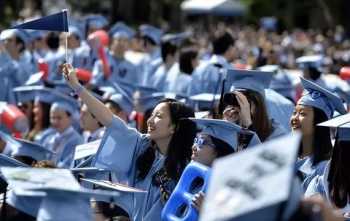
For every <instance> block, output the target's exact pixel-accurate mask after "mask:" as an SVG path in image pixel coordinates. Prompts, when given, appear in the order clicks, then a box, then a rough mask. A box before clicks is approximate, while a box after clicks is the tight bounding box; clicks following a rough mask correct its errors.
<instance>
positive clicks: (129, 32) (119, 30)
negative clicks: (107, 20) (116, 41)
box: [109, 22, 135, 39]
mask: <svg viewBox="0 0 350 221" xmlns="http://www.w3.org/2000/svg"><path fill="white" fill-rule="evenodd" d="M109 35H110V36H112V37H113V38H127V39H131V38H133V37H134V36H135V31H134V30H133V29H132V28H130V27H129V26H127V25H126V24H125V23H124V22H117V23H115V24H114V25H113V26H112V27H111V29H110V30H109Z"/></svg>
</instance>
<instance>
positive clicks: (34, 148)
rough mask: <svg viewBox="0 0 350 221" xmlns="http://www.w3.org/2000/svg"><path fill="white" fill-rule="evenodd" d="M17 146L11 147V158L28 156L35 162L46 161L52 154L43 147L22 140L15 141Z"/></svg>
mask: <svg viewBox="0 0 350 221" xmlns="http://www.w3.org/2000/svg"><path fill="white" fill-rule="evenodd" d="M15 141H16V142H18V144H17V145H14V146H13V147H12V150H13V151H12V153H11V155H12V156H28V157H32V158H33V159H35V160H36V161H41V160H47V159H48V158H49V157H50V155H53V154H54V153H53V152H52V151H51V150H48V149H46V148H45V147H43V146H41V145H39V144H36V143H33V142H30V141H27V140H23V139H17V138H16V139H15Z"/></svg>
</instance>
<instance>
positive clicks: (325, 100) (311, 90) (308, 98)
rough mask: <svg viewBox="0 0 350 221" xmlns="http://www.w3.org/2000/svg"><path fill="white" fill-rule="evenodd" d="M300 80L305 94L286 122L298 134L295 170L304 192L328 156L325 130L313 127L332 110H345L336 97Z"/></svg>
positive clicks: (327, 133)
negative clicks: (300, 138) (300, 179)
mask: <svg viewBox="0 0 350 221" xmlns="http://www.w3.org/2000/svg"><path fill="white" fill-rule="evenodd" d="M301 80H302V84H303V86H304V89H305V90H306V91H305V92H304V94H303V96H302V97H301V98H300V99H299V101H298V102H297V105H296V107H295V111H294V113H293V115H292V117H291V119H290V122H291V126H292V130H293V131H295V130H301V132H302V142H301V149H300V153H299V160H298V161H297V169H298V170H299V172H300V174H299V175H301V178H302V180H303V184H302V185H303V188H304V190H306V188H307V186H308V184H309V183H310V181H311V180H312V178H313V177H315V176H316V175H321V174H323V171H324V168H325V165H326V164H327V160H329V158H330V156H331V153H332V143H331V134H330V130H329V128H325V127H316V125H317V124H319V123H321V122H324V121H326V120H328V119H330V118H331V117H332V116H333V114H334V112H335V110H336V111H337V112H339V113H341V114H344V113H345V112H346V111H345V109H344V106H343V104H342V101H341V99H340V98H339V97H337V96H336V95H334V94H332V93H331V92H329V91H328V90H326V89H324V88H322V87H320V86H318V85H316V84H315V83H312V82H311V81H308V80H305V79H303V78H302V79H301Z"/></svg>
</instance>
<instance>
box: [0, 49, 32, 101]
mask: <svg viewBox="0 0 350 221" xmlns="http://www.w3.org/2000/svg"><path fill="white" fill-rule="evenodd" d="M26 62H27V60H26V59H24V58H23V57H22V59H19V60H18V61H16V60H14V59H12V58H11V57H10V55H8V54H7V53H0V100H1V101H7V102H9V103H15V98H14V94H13V92H12V89H13V88H14V87H18V86H21V85H23V84H24V83H25V82H26V81H27V80H28V78H29V76H30V74H31V73H30V69H26V68H27V67H28V66H29V64H27V63H26Z"/></svg>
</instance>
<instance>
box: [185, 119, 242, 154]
mask: <svg viewBox="0 0 350 221" xmlns="http://www.w3.org/2000/svg"><path fill="white" fill-rule="evenodd" d="M189 119H190V120H192V121H193V122H195V123H196V125H197V128H199V129H201V133H202V134H207V135H210V136H213V137H215V138H218V139H220V140H222V141H224V142H225V143H227V144H229V145H230V146H231V147H232V148H233V149H234V150H235V151H237V143H238V141H237V139H238V133H239V132H241V130H242V128H241V127H240V126H238V125H237V124H234V123H230V122H228V121H226V120H217V119H196V118H189ZM199 142H200V141H199Z"/></svg>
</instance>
